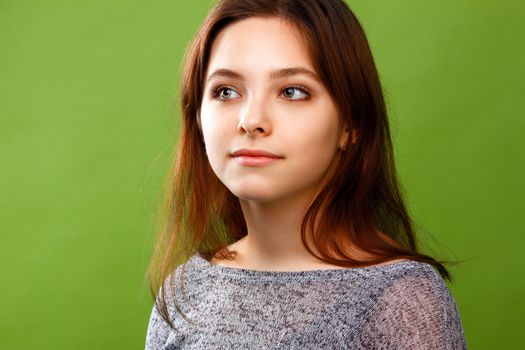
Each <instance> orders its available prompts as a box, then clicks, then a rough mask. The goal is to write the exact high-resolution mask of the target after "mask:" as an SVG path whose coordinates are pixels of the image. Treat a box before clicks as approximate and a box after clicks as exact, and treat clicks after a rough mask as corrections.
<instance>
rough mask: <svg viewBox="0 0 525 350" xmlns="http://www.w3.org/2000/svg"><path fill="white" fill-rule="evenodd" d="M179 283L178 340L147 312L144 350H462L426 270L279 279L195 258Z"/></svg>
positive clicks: (448, 303)
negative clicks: (149, 316) (182, 286)
mask: <svg viewBox="0 0 525 350" xmlns="http://www.w3.org/2000/svg"><path fill="white" fill-rule="evenodd" d="M181 275H183V277H184V289H183V291H182V290H180V289H178V288H177V289H175V291H174V292H175V294H173V291H171V292H170V291H169V289H166V290H167V291H168V296H170V297H173V295H175V300H176V303H175V302H170V304H169V313H170V318H171V320H172V322H173V323H174V325H175V328H176V329H177V331H174V330H172V329H171V328H170V327H169V326H168V325H167V323H166V322H165V321H164V320H163V319H162V318H161V317H160V315H159V313H158V310H157V307H156V306H154V307H153V311H152V313H151V319H150V322H149V327H148V331H147V336H146V349H148V350H149V349H466V348H467V344H466V342H465V337H464V334H463V328H462V324H461V321H460V317H459V312H458V308H457V306H456V302H455V300H454V298H453V297H452V295H451V294H450V292H449V290H448V288H447V286H446V284H445V282H444V281H443V279H442V278H441V276H440V275H439V274H438V273H437V272H436V271H435V270H434V269H433V267H432V266H431V265H429V264H426V263H421V262H415V261H401V262H395V263H390V264H387V265H381V266H369V267H364V268H349V269H345V268H341V269H331V270H330V269H328V270H313V271H295V272H276V271H255V270H247V269H239V268H232V267H225V266H219V265H215V264H211V263H210V262H208V261H207V260H205V259H204V258H203V257H202V256H201V255H199V254H196V255H194V256H192V257H191V258H190V259H189V260H188V261H187V262H186V263H185V264H183V265H181V266H179V267H178V268H177V269H176V270H175V272H174V273H173V274H172V275H170V278H173V277H175V278H177V280H176V282H177V284H176V285H177V286H178V285H179V284H178V283H179V282H180V277H181ZM166 286H167V284H164V287H165V288H166ZM179 288H180V287H179ZM182 292H183V293H182ZM176 306H177V307H178V308H179V309H180V311H182V312H183V313H184V315H185V316H186V317H187V318H188V319H189V320H190V321H191V322H192V323H189V322H188V321H187V320H185V318H184V317H182V316H181V314H180V313H179V312H178V311H177V308H176Z"/></svg>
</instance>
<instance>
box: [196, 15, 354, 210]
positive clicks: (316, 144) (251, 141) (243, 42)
mask: <svg viewBox="0 0 525 350" xmlns="http://www.w3.org/2000/svg"><path fill="white" fill-rule="evenodd" d="M200 118H201V125H202V131H203V135H204V142H205V145H206V153H207V156H208V159H209V161H210V164H211V167H212V169H213V171H214V172H215V174H216V175H217V176H218V178H219V179H220V180H221V181H222V182H223V183H224V185H225V186H226V187H228V189H229V190H230V191H231V192H232V193H233V194H234V195H236V196H237V197H239V198H240V199H243V200H250V201H256V202H273V201H281V200H288V199H293V198H299V197H302V198H307V199H313V198H314V196H315V195H316V194H317V193H318V191H319V190H320V187H321V186H322V184H323V181H324V179H325V178H327V177H328V176H330V174H331V173H332V172H333V171H334V165H335V164H336V158H337V157H338V156H339V155H338V148H342V146H343V145H344V144H345V142H346V140H347V132H346V131H345V127H344V125H343V124H342V122H341V120H340V118H339V116H338V112H337V109H336V105H335V103H334V101H333V99H332V97H331V96H330V95H329V94H328V91H327V90H326V89H325V87H324V86H323V85H322V84H321V82H320V80H319V77H318V76H317V74H316V72H315V71H314V69H313V65H312V62H311V60H310V57H309V55H308V52H307V46H306V42H305V41H304V39H303V38H302V37H301V36H300V34H299V32H298V30H297V29H296V27H294V26H293V25H291V24H289V23H288V22H286V21H283V20H282V19H278V18H258V17H255V18H249V19H245V20H242V21H239V22H235V23H233V24H231V25H229V26H227V27H226V28H225V29H223V30H222V31H221V32H220V33H219V35H218V36H217V38H216V39H215V41H214V43H213V46H212V50H211V56H210V61H209V65H208V68H207V73H206V83H205V92H204V96H203V100H202V105H201V113H200Z"/></svg>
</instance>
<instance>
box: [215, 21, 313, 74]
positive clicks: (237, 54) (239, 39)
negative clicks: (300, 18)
mask: <svg viewBox="0 0 525 350" xmlns="http://www.w3.org/2000/svg"><path fill="white" fill-rule="evenodd" d="M287 66H302V67H304V68H308V69H311V70H313V64H312V61H311V58H310V54H309V52H308V42H307V41H306V39H305V38H304V36H303V35H302V34H301V33H300V31H299V29H298V27H297V26H296V25H294V24H293V23H291V22H289V21H287V20H285V19H282V18H278V17H250V18H247V19H243V20H240V21H237V22H234V23H232V24H230V25H228V26H226V27H225V28H224V29H222V30H221V31H220V32H219V34H218V35H217V37H216V38H215V40H214V42H213V45H212V49H211V54H210V60H209V65H208V71H211V70H215V69H220V68H233V69H237V70H245V71H247V72H252V73H254V72H255V71H258V72H262V71H267V70H268V71H269V70H274V69H279V68H282V67H287Z"/></svg>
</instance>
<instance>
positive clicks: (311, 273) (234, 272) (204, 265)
mask: <svg viewBox="0 0 525 350" xmlns="http://www.w3.org/2000/svg"><path fill="white" fill-rule="evenodd" d="M190 260H193V262H194V263H195V264H196V265H197V267H198V268H200V269H204V270H207V271H209V272H210V273H213V274H216V275H226V276H233V277H251V278H285V279H286V278H333V277H335V278H340V277H347V276H355V275H356V274H363V273H368V272H374V271H391V270H396V269H399V268H402V267H405V266H409V265H413V264H418V262H417V261H413V260H402V261H397V262H394V263H388V264H383V265H371V266H364V267H349V268H344V267H342V268H334V269H316V270H302V271H272V270H252V269H245V268H238V267H229V266H222V265H217V264H213V263H211V262H209V261H208V260H206V259H205V258H204V257H203V256H202V255H200V253H196V254H195V255H194V256H193V257H191V259H190Z"/></svg>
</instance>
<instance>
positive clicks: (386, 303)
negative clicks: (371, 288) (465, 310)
mask: <svg viewBox="0 0 525 350" xmlns="http://www.w3.org/2000/svg"><path fill="white" fill-rule="evenodd" d="M396 265H397V267H396V268H395V269H392V270H391V271H390V272H391V273H390V274H387V275H385V276H382V282H383V286H382V288H380V293H378V294H377V299H376V300H375V303H374V306H373V307H372V308H371V309H370V310H369V313H368V316H367V317H366V319H365V324H364V327H363V330H362V335H363V337H364V338H363V341H366V338H368V339H370V341H371V342H386V343H385V344H387V345H389V346H390V345H392V346H393V345H395V346H398V347H402V348H410V349H412V348H440V349H441V348H446V349H463V348H466V344H465V340H464V335H463V329H462V325H461V321H460V316H459V311H458V308H457V304H456V302H455V300H454V298H453V296H452V294H451V293H450V291H449V289H448V287H447V285H446V283H445V281H444V280H443V278H442V277H441V275H440V274H439V273H438V272H437V271H436V270H435V269H434V268H433V267H432V265H430V264H427V263H421V262H415V261H410V262H403V263H398V264H396ZM393 266H395V265H393ZM381 344H382V345H384V344H383V343H381ZM410 344H412V345H414V346H416V347H412V346H411V345H410ZM369 345H370V346H372V347H376V346H379V343H373V344H372V343H371V344H369ZM409 345H410V346H409ZM418 346H419V347H418Z"/></svg>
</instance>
